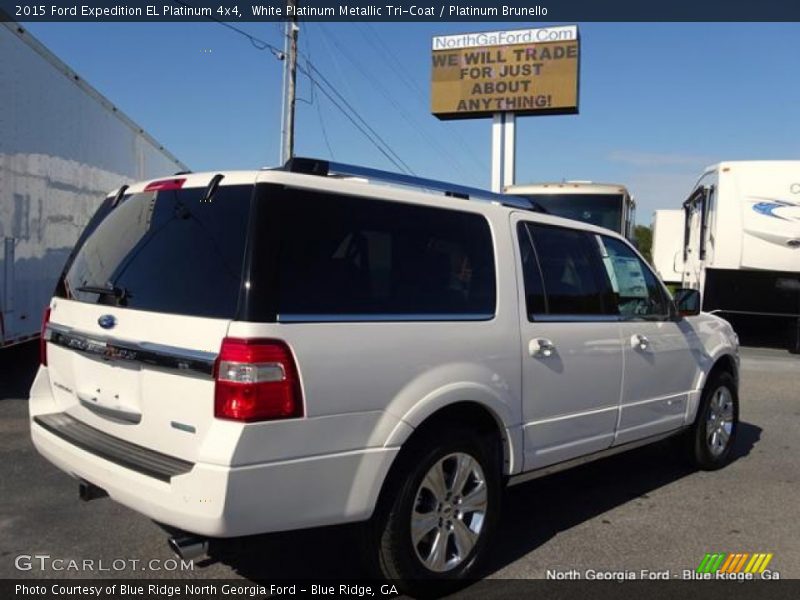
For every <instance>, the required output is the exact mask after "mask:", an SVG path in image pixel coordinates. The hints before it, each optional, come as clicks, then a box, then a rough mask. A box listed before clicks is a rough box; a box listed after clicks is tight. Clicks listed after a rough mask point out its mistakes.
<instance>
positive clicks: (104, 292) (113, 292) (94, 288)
mask: <svg viewBox="0 0 800 600" xmlns="http://www.w3.org/2000/svg"><path fill="white" fill-rule="evenodd" d="M75 289H76V290H77V291H79V292H88V293H90V294H98V295H100V296H111V297H112V298H119V299H120V300H124V299H125V298H128V297H129V296H130V294H129V293H128V290H126V289H125V288H119V287H115V286H111V287H101V286H99V285H82V286H80V287H77V288H75Z"/></svg>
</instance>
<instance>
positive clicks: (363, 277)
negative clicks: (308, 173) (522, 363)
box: [247, 186, 495, 321]
mask: <svg viewBox="0 0 800 600" xmlns="http://www.w3.org/2000/svg"><path fill="white" fill-rule="evenodd" d="M268 187H269V188H270V189H269V190H268V191H265V194H264V196H263V197H264V199H265V202H264V203H262V202H259V203H258V206H259V212H260V211H261V210H262V209H266V210H265V212H264V213H261V216H260V217H259V222H260V223H262V226H261V227H259V236H257V239H256V241H255V246H254V249H253V271H252V279H253V281H255V282H257V283H258V285H254V286H253V289H251V290H250V292H251V294H252V296H251V298H250V301H251V302H250V305H249V310H248V311H247V312H248V314H249V316H250V318H254V320H274V319H277V320H279V321H317V320H319V321H330V320H344V321H355V320H359V321H371V320H402V321H408V320H480V319H489V318H492V317H493V316H494V311H495V270H494V254H493V249H492V236H491V232H490V229H489V224H488V222H487V221H486V219H485V218H484V217H482V216H481V215H477V214H474V213H469V212H465V211H463V212H462V211H456V210H443V209H439V208H433V207H426V206H418V205H411V204H404V203H400V202H386V201H382V200H378V199H373V198H367V199H364V198H357V197H352V196H340V195H333V194H323V193H314V192H309V191H300V190H292V189H286V188H282V187H280V186H268ZM262 292H263V293H265V295H261V293H262ZM267 307H271V308H272V314H271V315H268V314H265V311H266V310H267Z"/></svg>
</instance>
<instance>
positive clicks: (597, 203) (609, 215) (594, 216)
mask: <svg viewBox="0 0 800 600" xmlns="http://www.w3.org/2000/svg"><path fill="white" fill-rule="evenodd" d="M532 198H533V199H534V200H536V202H538V203H539V204H540V205H541V206H543V207H544V209H545V210H546V211H547V212H548V213H550V214H553V215H557V216H559V217H565V218H567V219H574V220H576V221H583V222H584V223H591V224H592V225H597V226H598V227H605V228H606V229H611V230H612V231H616V232H620V229H621V227H622V202H623V200H624V196H623V195H622V194H536V195H533V196H532Z"/></svg>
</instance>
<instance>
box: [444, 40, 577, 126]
mask: <svg viewBox="0 0 800 600" xmlns="http://www.w3.org/2000/svg"><path fill="white" fill-rule="evenodd" d="M579 62H580V40H579V39H578V28H577V27H576V26H574V25H573V26H566V27H546V28H539V29H523V30H517V31H494V32H485V33H468V34H460V35H448V36H436V37H434V38H433V55H432V63H431V64H432V67H431V69H432V70H431V112H432V113H433V114H434V115H436V116H437V117H439V118H440V119H469V118H477V117H486V116H490V115H492V114H495V113H502V112H513V113H516V114H521V115H534V114H571V113H577V112H578V74H579Z"/></svg>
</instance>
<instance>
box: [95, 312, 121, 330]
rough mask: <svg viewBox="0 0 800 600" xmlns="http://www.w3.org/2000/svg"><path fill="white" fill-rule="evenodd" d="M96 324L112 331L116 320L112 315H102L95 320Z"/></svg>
mask: <svg viewBox="0 0 800 600" xmlns="http://www.w3.org/2000/svg"><path fill="white" fill-rule="evenodd" d="M97 324H98V325H100V327H102V328H103V329H112V328H113V327H114V325H116V324H117V319H116V318H115V317H114V316H113V315H103V316H102V317H100V318H99V319H97Z"/></svg>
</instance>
